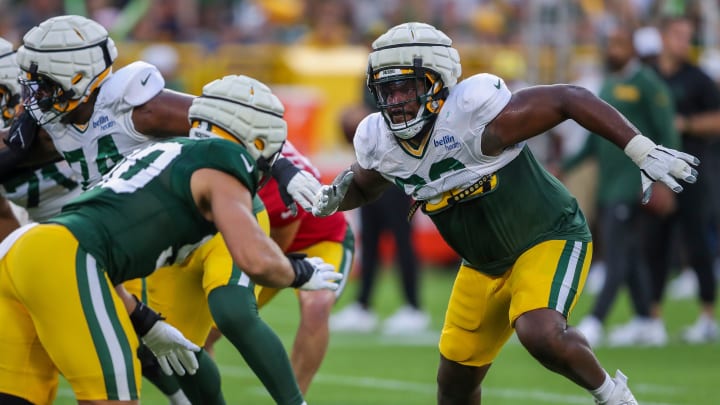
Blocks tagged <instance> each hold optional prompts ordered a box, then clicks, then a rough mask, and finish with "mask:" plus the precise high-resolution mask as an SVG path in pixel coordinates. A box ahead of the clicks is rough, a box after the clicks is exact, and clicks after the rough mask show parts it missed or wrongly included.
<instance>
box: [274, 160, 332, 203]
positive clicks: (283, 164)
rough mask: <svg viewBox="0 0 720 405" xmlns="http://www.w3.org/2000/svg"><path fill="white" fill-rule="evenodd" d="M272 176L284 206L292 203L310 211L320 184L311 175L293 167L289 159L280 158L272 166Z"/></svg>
mask: <svg viewBox="0 0 720 405" xmlns="http://www.w3.org/2000/svg"><path fill="white" fill-rule="evenodd" d="M271 172H272V176H273V178H275V180H277V182H278V189H279V190H280V197H281V198H282V200H283V203H285V205H286V206H288V207H292V204H293V202H296V203H298V204H300V206H301V207H302V208H303V209H304V210H305V211H310V210H311V209H312V205H313V201H314V197H315V194H317V192H318V190H320V187H321V186H322V184H320V182H319V181H318V180H317V179H316V178H315V176H313V175H312V174H310V173H308V172H306V171H305V170H302V169H300V168H299V167H297V166H295V165H294V164H293V163H292V162H291V161H290V159H288V158H285V157H280V158H279V159H278V160H277V161H276V162H275V163H274V164H273V166H272V170H271Z"/></svg>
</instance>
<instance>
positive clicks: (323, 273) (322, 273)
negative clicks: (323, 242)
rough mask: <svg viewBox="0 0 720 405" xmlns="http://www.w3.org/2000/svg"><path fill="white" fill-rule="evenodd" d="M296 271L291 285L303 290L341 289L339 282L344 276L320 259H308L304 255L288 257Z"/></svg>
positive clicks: (292, 254)
mask: <svg viewBox="0 0 720 405" xmlns="http://www.w3.org/2000/svg"><path fill="white" fill-rule="evenodd" d="M287 257H288V259H289V260H290V264H291V265H292V267H293V270H294V271H295V281H293V283H292V284H291V285H290V286H291V287H294V288H299V289H301V290H332V291H335V290H337V289H338V288H340V284H338V283H337V282H338V281H340V280H342V278H343V275H342V274H341V273H337V272H335V267H334V266H333V265H332V264H329V263H325V262H324V261H323V259H321V258H319V257H306V256H305V255H304V254H299V253H290V254H288V255H287Z"/></svg>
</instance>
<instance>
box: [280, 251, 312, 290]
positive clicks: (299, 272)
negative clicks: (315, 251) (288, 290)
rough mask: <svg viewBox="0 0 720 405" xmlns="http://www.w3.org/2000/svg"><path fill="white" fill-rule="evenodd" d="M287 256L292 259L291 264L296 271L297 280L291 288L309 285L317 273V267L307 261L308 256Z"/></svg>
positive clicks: (300, 254) (301, 254) (297, 254)
mask: <svg viewBox="0 0 720 405" xmlns="http://www.w3.org/2000/svg"><path fill="white" fill-rule="evenodd" d="M286 256H287V258H288V259H290V264H291V265H292V268H293V271H295V280H294V281H293V282H292V284H290V287H292V288H298V287H300V286H301V285H303V284H305V283H307V282H308V280H310V277H312V275H313V273H314V272H315V267H313V265H312V264H310V262H308V261H307V260H305V258H306V257H307V255H306V254H305V253H288V254H287V255H286Z"/></svg>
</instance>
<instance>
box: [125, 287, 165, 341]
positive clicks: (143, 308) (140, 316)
mask: <svg viewBox="0 0 720 405" xmlns="http://www.w3.org/2000/svg"><path fill="white" fill-rule="evenodd" d="M133 298H135V302H136V303H137V306H136V307H135V310H134V311H132V313H131V314H130V322H132V326H133V329H135V332H136V333H137V334H138V336H145V335H147V333H148V331H150V329H151V328H152V327H153V325H155V323H156V322H157V321H162V320H163V319H165V318H163V317H162V316H161V315H160V314H158V313H157V312H155V311H153V310H152V309H151V308H150V307H148V306H147V305H145V304H143V302H142V301H140V300H139V299H138V297H136V296H134V295H133Z"/></svg>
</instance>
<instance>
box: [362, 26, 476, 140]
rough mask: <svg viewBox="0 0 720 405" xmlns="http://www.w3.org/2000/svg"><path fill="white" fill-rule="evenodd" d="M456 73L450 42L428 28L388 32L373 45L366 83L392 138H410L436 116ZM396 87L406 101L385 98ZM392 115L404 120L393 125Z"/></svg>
mask: <svg viewBox="0 0 720 405" xmlns="http://www.w3.org/2000/svg"><path fill="white" fill-rule="evenodd" d="M461 73H462V69H461V67H460V56H459V54H458V51H457V50H456V49H455V48H453V47H452V40H451V39H450V38H449V37H448V36H447V35H445V34H444V33H443V32H442V31H440V30H438V29H436V28H435V27H433V26H431V25H428V24H424V23H418V22H411V23H405V24H400V25H397V26H395V27H393V28H390V30H388V31H387V32H386V33H384V34H383V35H381V36H380V37H379V38H378V39H376V40H375V42H373V44H372V51H371V52H370V57H369V61H368V72H367V85H368V87H369V88H370V91H371V92H372V94H373V95H374V97H375V101H376V103H377V106H378V108H379V109H380V111H381V112H382V115H383V118H385V122H386V123H387V125H388V127H389V128H390V130H391V131H392V132H393V134H395V136H397V137H398V138H402V139H410V138H412V137H414V136H415V135H417V134H418V133H420V131H421V130H422V129H423V128H424V127H425V125H426V124H427V123H430V122H432V121H433V119H434V117H436V116H437V113H438V112H439V110H440V108H441V107H442V104H443V102H444V100H445V98H447V95H448V90H449V89H450V88H451V87H452V86H454V85H455V84H457V81H458V78H459V77H460V74H461ZM393 89H394V90H393ZM398 89H399V90H400V91H402V92H403V93H405V94H406V95H407V96H408V97H406V98H405V99H404V100H402V101H397V100H393V99H391V98H390V99H389V96H391V95H392V93H393V92H397V91H398ZM415 102H416V103H418V104H419V106H420V108H419V109H418V111H417V114H413V113H412V111H411V112H409V113H407V114H406V113H405V111H406V110H405V108H406V107H407V105H408V104H409V103H415ZM408 115H410V116H413V115H414V117H413V118H411V119H407V116H408ZM393 116H395V117H396V118H397V117H398V116H402V117H404V118H403V119H402V122H393V119H392V117H393Z"/></svg>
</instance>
